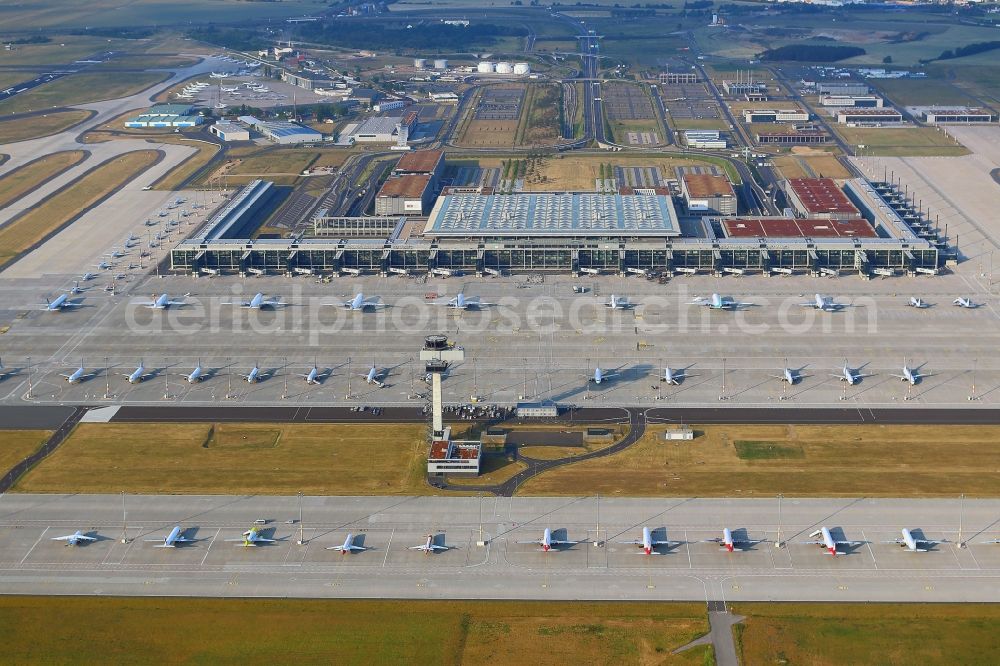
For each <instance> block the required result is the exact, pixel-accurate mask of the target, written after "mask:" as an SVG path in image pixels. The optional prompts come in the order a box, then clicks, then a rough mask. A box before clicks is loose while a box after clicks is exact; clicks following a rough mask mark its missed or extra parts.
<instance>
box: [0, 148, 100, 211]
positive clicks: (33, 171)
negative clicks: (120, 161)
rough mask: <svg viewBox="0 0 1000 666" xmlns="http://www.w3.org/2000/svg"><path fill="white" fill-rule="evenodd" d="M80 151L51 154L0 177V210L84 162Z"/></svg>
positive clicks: (84, 155) (83, 155) (82, 153)
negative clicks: (50, 179)
mask: <svg viewBox="0 0 1000 666" xmlns="http://www.w3.org/2000/svg"><path fill="white" fill-rule="evenodd" d="M85 157H86V154H85V153H84V152H83V151H82V150H67V151H63V152H59V153H52V154H50V155H46V156H45V157H42V158H39V159H37V160H35V161H33V162H30V163H28V164H25V165H24V166H21V167H18V168H17V169H14V170H12V171H10V172H8V173H6V174H4V175H3V176H2V177H0V208H4V207H6V206H8V205H9V204H11V203H12V202H14V201H17V200H18V199H20V198H21V197H23V196H24V195H25V194H27V193H28V192H30V191H32V190H33V189H35V188H36V187H38V186H39V185H41V184H42V183H44V182H45V181H46V180H48V179H49V178H54V177H55V176H58V175H59V174H61V173H63V172H64V171H66V170H67V169H70V168H72V167H74V166H76V165H77V164H79V163H80V162H82V161H83V160H84V158H85Z"/></svg>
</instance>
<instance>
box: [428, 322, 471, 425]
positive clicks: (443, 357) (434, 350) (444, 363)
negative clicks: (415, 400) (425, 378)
mask: <svg viewBox="0 0 1000 666" xmlns="http://www.w3.org/2000/svg"><path fill="white" fill-rule="evenodd" d="M420 360H421V361H423V362H424V364H425V365H424V368H425V370H426V371H427V374H428V375H430V378H431V410H432V417H433V420H432V424H431V430H432V433H431V437H432V439H436V440H437V439H445V431H444V417H443V411H444V405H443V401H442V398H441V377H442V376H443V375H444V373H445V372H447V371H448V367H449V366H450V365H451V364H452V363H454V362H455V361H464V360H465V350H464V349H462V348H461V347H458V346H456V345H454V344H453V343H451V342H449V341H448V336H446V335H428V336H427V337H426V338H424V347H423V349H421V350H420Z"/></svg>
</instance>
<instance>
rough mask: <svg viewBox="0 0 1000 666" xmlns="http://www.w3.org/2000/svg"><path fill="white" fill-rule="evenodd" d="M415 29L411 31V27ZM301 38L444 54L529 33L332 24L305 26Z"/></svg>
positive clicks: (476, 26) (477, 26)
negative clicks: (443, 52) (499, 38)
mask: <svg viewBox="0 0 1000 666" xmlns="http://www.w3.org/2000/svg"><path fill="white" fill-rule="evenodd" d="M410 26H412V27H410ZM300 34H301V36H302V38H303V39H304V40H306V41H310V42H316V43H321V44H331V45H336V46H345V47H347V48H356V49H370V50H373V51H397V50H399V49H419V50H423V51H429V52H435V53H439V52H441V51H467V50H469V48H470V47H472V46H473V45H475V46H489V45H491V44H495V43H496V41H497V38H498V37H522V36H524V35H525V34H527V33H526V30H525V29H524V28H523V27H521V26H500V25H493V24H491V23H473V24H471V25H468V26H455V25H446V24H444V23H421V24H419V25H413V24H406V23H385V22H378V23H358V22H354V21H352V22H351V24H350V27H349V28H348V27H347V26H345V22H344V21H338V20H332V21H323V22H316V23H309V24H305V25H303V26H302V27H301V28H300Z"/></svg>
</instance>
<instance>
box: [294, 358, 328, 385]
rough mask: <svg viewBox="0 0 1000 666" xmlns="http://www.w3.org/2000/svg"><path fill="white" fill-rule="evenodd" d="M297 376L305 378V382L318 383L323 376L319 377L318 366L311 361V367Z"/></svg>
mask: <svg viewBox="0 0 1000 666" xmlns="http://www.w3.org/2000/svg"><path fill="white" fill-rule="evenodd" d="M299 377H301V378H302V379H304V380H306V384H316V385H319V384H322V383H323V378H322V377H320V373H319V368H317V367H316V364H315V363H313V367H312V369H311V370H309V372H308V373H306V374H304V375H299Z"/></svg>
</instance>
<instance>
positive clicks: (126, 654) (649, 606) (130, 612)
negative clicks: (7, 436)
mask: <svg viewBox="0 0 1000 666" xmlns="http://www.w3.org/2000/svg"><path fill="white" fill-rule="evenodd" d="M157 627H159V628H163V627H169V631H167V630H163V631H160V630H151V628H157ZM707 630H708V620H707V618H706V617H705V606H704V604H693V603H690V604H679V603H577V602H570V603H561V604H555V603H544V602H490V601H477V602H467V601H355V600H343V599H338V600H311V599H298V600H284V599H169V598H139V599H132V598H116V597H74V598H70V597H10V596H5V597H0V632H2V634H3V635H4V636H5V642H4V660H5V661H6V662H7V663H12V664H28V663H33V664H37V663H72V662H78V661H79V660H80V649H81V646H87V645H100V646H101V648H100V650H101V661H102V663H106V664H124V663H135V661H136V655H139V654H141V655H142V661H143V662H147V663H156V662H159V663H169V664H175V663H206V664H209V663H232V662H234V661H237V660H238V659H239V655H241V654H244V653H245V652H246V650H247V646H248V644H249V645H251V646H253V648H254V649H255V650H261V649H267V650H270V651H272V652H273V653H275V654H278V653H280V655H281V659H283V660H286V661H287V662H289V663H298V664H303V663H333V662H336V663H342V664H404V663H411V664H415V663H433V664H456V665H457V664H463V663H464V664H482V663H487V662H493V663H498V664H510V665H512V666H518V665H521V664H533V663H534V662H535V661H536V660H537V659H538V656H539V655H547V657H546V661H548V662H550V663H554V664H573V663H590V664H613V663H614V664H654V663H655V664H702V663H706V662H707V660H704V657H703V655H704V654H705V650H704V649H701V648H696V649H694V650H690V651H688V652H685V653H683V654H682V655H671V654H670V651H671V650H673V649H674V648H676V647H679V646H681V645H683V644H685V643H686V642H688V641H689V640H690V639H691V638H693V637H697V636H698V635H701V634H703V633H705V632H706V631H707ZM180 637H183V639H182V640H179V638H180Z"/></svg>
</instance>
